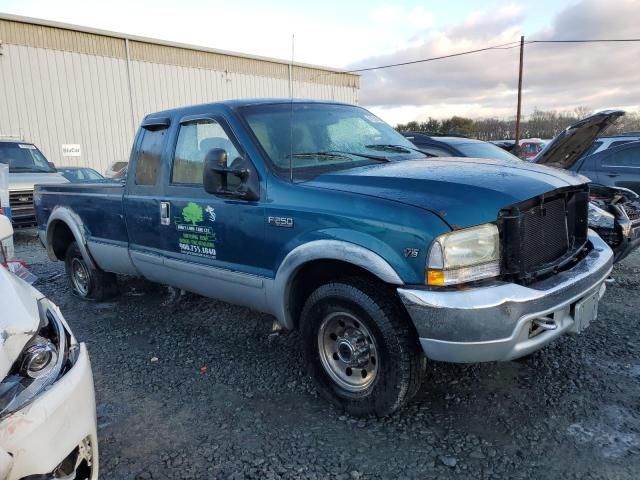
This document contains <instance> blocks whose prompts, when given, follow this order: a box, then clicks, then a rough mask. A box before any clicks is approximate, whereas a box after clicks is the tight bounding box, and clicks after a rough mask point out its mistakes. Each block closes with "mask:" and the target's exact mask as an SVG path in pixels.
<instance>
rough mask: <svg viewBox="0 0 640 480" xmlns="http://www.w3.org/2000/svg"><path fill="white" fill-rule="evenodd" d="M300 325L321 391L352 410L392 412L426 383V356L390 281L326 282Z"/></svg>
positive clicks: (359, 412)
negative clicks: (386, 283)
mask: <svg viewBox="0 0 640 480" xmlns="http://www.w3.org/2000/svg"><path fill="white" fill-rule="evenodd" d="M300 330H301V340H302V344H303V345H302V346H303V351H304V362H305V366H306V369H307V372H308V373H309V374H310V376H311V378H312V379H313V381H314V383H315V384H316V387H317V389H318V391H319V392H320V394H321V395H322V396H323V397H324V398H326V399H327V400H329V401H330V402H331V403H333V404H334V405H336V406H337V407H338V408H340V409H342V410H344V411H346V412H347V413H349V414H351V415H354V416H368V415H372V414H373V415H376V416H378V417H384V416H387V415H390V414H392V413H393V412H395V411H396V410H398V409H399V408H401V407H402V406H403V405H404V404H406V403H407V402H408V401H409V400H411V399H412V398H413V396H414V395H415V394H416V393H417V392H418V390H419V389H420V386H421V384H422V380H423V378H424V375H425V368H426V359H425V357H424V355H423V353H422V350H421V348H420V346H419V344H418V339H417V335H416V333H415V331H414V329H413V326H412V325H411V323H410V320H409V318H408V315H407V314H406V312H405V310H404V307H403V306H402V305H401V304H400V302H399V301H398V299H397V297H396V296H395V295H394V292H393V291H391V290H390V289H387V288H386V286H384V285H380V284H377V283H374V282H371V281H368V280H363V279H346V280H340V281H336V282H332V283H328V284H325V285H322V286H321V287H319V288H318V289H317V290H315V291H314V292H313V293H312V294H311V295H310V296H309V298H308V299H307V301H306V302H305V305H304V307H303V309H302V313H301V317H300Z"/></svg>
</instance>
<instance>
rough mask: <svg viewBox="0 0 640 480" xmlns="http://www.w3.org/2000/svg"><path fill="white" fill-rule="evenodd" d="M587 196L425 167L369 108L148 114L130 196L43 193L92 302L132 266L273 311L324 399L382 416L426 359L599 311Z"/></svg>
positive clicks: (237, 106) (42, 218)
mask: <svg viewBox="0 0 640 480" xmlns="http://www.w3.org/2000/svg"><path fill="white" fill-rule="evenodd" d="M588 202H589V190H588V185H587V180H586V179H585V178H584V177H581V176H579V175H575V174H567V173H565V172H562V171H559V170H555V169H551V168H547V167H541V166H537V165H532V164H527V163H523V162H519V161H494V160H486V159H485V160H478V159H476V160H471V159H463V158H461V159H455V160H452V159H445V160H441V159H434V158H427V156H425V155H424V154H423V153H421V152H419V151H417V150H416V149H415V148H414V147H413V146H412V144H411V143H410V142H408V141H407V140H406V139H405V138H404V137H403V136H402V135H400V134H399V133H397V132H396V131H395V130H393V129H392V128H391V127H390V126H388V125H387V124H385V123H384V122H383V121H381V120H380V119H379V118H377V117H376V116H374V115H373V114H371V113H370V112H368V111H366V110H364V109H362V108H359V107H356V106H352V105H344V104H337V103H323V102H313V101H303V100H295V101H289V100H282V101H279V100H258V101H248V100H245V101H228V102H222V103H215V104H207V105H198V106H193V107H187V108H180V109H175V110H169V111H164V112H160V113H155V114H152V115H149V116H147V117H146V118H145V119H144V121H143V122H142V126H141V128H140V130H139V132H138V135H137V137H136V139H135V143H134V145H133V150H132V153H131V158H130V162H129V169H128V178H127V181H126V184H116V183H114V184H72V185H64V186H62V185H61V186H39V187H37V188H36V195H35V203H36V209H37V215H38V228H39V231H40V235H41V239H42V241H43V243H44V244H45V245H46V247H47V249H48V252H49V256H50V257H51V259H53V260H60V261H64V262H65V264H66V270H67V273H68V276H69V283H70V286H71V288H73V289H74V291H75V292H76V294H77V295H79V296H81V297H88V298H96V299H101V298H105V297H107V296H109V295H110V294H113V293H114V286H115V282H116V277H115V274H119V273H121V274H128V275H136V276H141V277H145V278H147V279H149V280H151V281H155V282H160V283H164V284H168V285H172V286H174V287H177V288H183V289H186V290H188V291H192V292H195V293H199V294H201V295H205V296H208V297H212V298H217V299H221V300H225V301H228V302H232V303H237V304H241V305H246V306H248V307H251V308H254V309H257V310H261V311H264V312H267V313H270V314H272V315H274V316H275V317H276V319H277V321H278V322H279V323H280V324H281V325H282V326H283V327H285V328H288V329H294V328H299V329H300V331H301V336H300V338H301V341H302V342H303V345H302V351H303V354H304V358H305V364H306V365H305V366H306V371H307V372H308V373H309V374H310V375H311V377H312V378H313V379H314V381H315V383H316V385H317V386H318V389H319V391H320V392H321V393H322V394H323V396H325V397H326V398H328V399H329V400H331V401H332V402H333V403H335V404H337V405H338V406H340V407H342V408H344V409H346V410H347V411H349V412H350V413H353V414H370V413H375V414H378V415H385V414H388V413H391V412H393V411H394V410H396V409H397V408H399V407H400V406H401V405H403V404H404V403H405V402H407V401H408V400H410V399H411V398H412V396H413V395H414V394H415V393H416V392H417V391H418V389H419V387H420V384H421V381H422V378H423V374H424V368H425V356H426V357H427V358H430V359H434V360H442V361H449V362H481V361H495V360H510V359H514V358H518V357H522V356H525V355H528V354H530V353H532V352H534V351H536V350H538V349H540V348H541V347H542V346H544V345H545V344H547V343H549V342H550V341H552V340H554V339H556V338H558V337H559V336H560V335H562V334H564V333H567V332H575V333H577V332H580V331H581V330H583V329H584V328H586V327H587V325H588V324H589V322H590V321H592V320H594V319H595V318H596V314H597V306H598V301H599V299H600V298H601V296H602V295H603V293H604V290H605V285H604V280H605V279H606V278H607V276H608V275H609V272H610V271H611V266H612V252H611V249H610V248H609V247H608V246H607V245H606V244H605V243H604V242H603V241H602V240H601V239H600V237H598V235H596V234H595V233H593V232H592V231H590V230H589V229H588V227H587V205H588Z"/></svg>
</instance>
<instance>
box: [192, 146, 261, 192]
mask: <svg viewBox="0 0 640 480" xmlns="http://www.w3.org/2000/svg"><path fill="white" fill-rule="evenodd" d="M229 175H233V176H236V177H238V178H239V179H240V181H241V183H240V186H239V187H238V188H235V189H229V181H228V176H229ZM202 184H203V186H204V190H205V191H206V192H207V193H211V194H213V195H222V196H228V197H235V198H240V199H243V200H258V198H260V194H259V186H258V185H257V182H256V179H255V176H253V175H251V171H250V170H249V169H248V168H229V155H228V154H227V151H226V150H224V149H222V148H213V149H211V150H209V152H208V153H207V155H206V156H205V157H204V169H203V171H202Z"/></svg>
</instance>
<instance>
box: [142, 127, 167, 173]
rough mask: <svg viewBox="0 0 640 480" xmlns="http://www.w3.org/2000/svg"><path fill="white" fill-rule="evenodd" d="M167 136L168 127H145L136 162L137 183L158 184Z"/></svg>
mask: <svg viewBox="0 0 640 480" xmlns="http://www.w3.org/2000/svg"><path fill="white" fill-rule="evenodd" d="M166 137H167V129H166V128H149V129H148V128H144V129H143V133H142V141H141V143H140V147H139V149H138V160H137V162H136V175H135V183H136V185H156V184H157V182H158V177H159V172H160V165H161V161H160V160H161V157H162V152H163V150H164V145H165V142H166Z"/></svg>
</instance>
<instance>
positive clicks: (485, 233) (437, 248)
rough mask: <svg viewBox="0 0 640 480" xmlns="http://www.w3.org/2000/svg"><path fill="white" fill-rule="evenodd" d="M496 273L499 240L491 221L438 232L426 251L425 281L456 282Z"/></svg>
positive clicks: (438, 284)
mask: <svg viewBox="0 0 640 480" xmlns="http://www.w3.org/2000/svg"><path fill="white" fill-rule="evenodd" d="M498 275H500V240H499V235H498V227H496V226H495V225H493V224H490V223H488V224H486V225H480V226H479V227H473V228H466V229H464V230H456V231H454V232H450V233H446V234H444V235H440V236H439V237H438V238H436V239H435V240H434V242H433V244H432V245H431V249H430V250H429V257H428V259H427V271H426V275H425V277H426V278H425V283H426V284H427V285H433V286H446V285H456V284H460V283H465V282H472V281H474V280H481V279H483V278H490V277H496V276H498Z"/></svg>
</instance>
